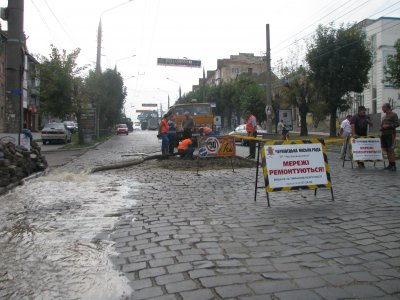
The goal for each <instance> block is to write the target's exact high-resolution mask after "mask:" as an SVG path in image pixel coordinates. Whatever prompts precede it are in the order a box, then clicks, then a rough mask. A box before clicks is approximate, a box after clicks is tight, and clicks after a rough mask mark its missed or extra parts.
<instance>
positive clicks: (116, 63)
mask: <svg viewBox="0 0 400 300" xmlns="http://www.w3.org/2000/svg"><path fill="white" fill-rule="evenodd" d="M135 56H136V54H132V55H129V56H126V57H122V58H119V59H117V60H116V61H115V64H114V65H115V68H117V65H118V62H120V61H121V60H126V59H129V58H134V57H135Z"/></svg>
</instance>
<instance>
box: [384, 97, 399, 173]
mask: <svg viewBox="0 0 400 300" xmlns="http://www.w3.org/2000/svg"><path fill="white" fill-rule="evenodd" d="M382 111H383V112H384V114H385V115H384V116H383V119H382V123H381V132H382V134H381V145H382V149H383V150H385V151H386V153H387V157H388V160H389V165H388V166H387V167H386V168H385V169H386V170H389V171H396V154H395V153H394V149H395V147H396V128H397V127H399V125H400V124H399V117H398V116H397V114H396V113H395V112H392V108H391V106H390V104H389V103H385V104H383V105H382Z"/></svg>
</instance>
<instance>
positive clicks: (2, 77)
mask: <svg viewBox="0 0 400 300" xmlns="http://www.w3.org/2000/svg"><path fill="white" fill-rule="evenodd" d="M6 40H7V38H6V35H5V34H4V32H3V31H1V28H0V133H3V132H6V128H7V118H6V67H5V66H6V46H5V45H6Z"/></svg>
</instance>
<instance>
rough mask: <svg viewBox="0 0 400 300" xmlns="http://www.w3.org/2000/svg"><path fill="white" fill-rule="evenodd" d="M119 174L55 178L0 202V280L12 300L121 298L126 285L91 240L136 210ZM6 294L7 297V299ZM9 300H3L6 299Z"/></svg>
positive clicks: (106, 247)
mask: <svg viewBox="0 0 400 300" xmlns="http://www.w3.org/2000/svg"><path fill="white" fill-rule="evenodd" d="M137 185H138V184H137V183H132V182H130V181H128V180H126V178H123V177H122V175H121V176H118V175H110V174H107V176H103V175H87V174H72V173H65V172H64V173H51V174H49V175H48V176H45V177H41V178H38V179H35V180H32V181H30V182H29V183H28V184H26V185H25V186H22V187H19V188H17V189H16V190H15V191H13V192H12V193H9V194H7V195H5V196H3V197H2V198H1V199H0V219H1V220H2V223H1V224H0V282H1V285H2V286H5V288H4V289H2V290H1V292H2V295H6V296H7V297H12V298H15V299H18V298H25V297H28V298H29V299H123V298H124V296H126V295H129V294H130V292H131V289H130V287H129V286H128V283H127V280H126V278H125V277H124V276H121V274H120V273H119V272H117V271H116V270H114V269H113V265H112V263H111V262H110V261H109V258H110V256H113V255H116V253H113V250H112V249H113V248H112V243H111V242H110V241H107V240H103V239H97V238H95V237H94V235H95V234H97V233H102V232H107V231H110V230H111V229H112V228H113V224H114V222H115V221H116V220H117V219H118V217H119V216H120V214H119V213H118V211H119V210H121V209H128V208H130V207H132V205H135V202H136V201H135V200H133V199H132V198H133V197H132V196H131V195H130V194H131V193H132V192H133V191H134V190H135V189H136V188H137ZM7 292H8V293H9V294H7ZM7 297H6V298H7Z"/></svg>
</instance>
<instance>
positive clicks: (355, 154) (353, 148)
mask: <svg viewBox="0 0 400 300" xmlns="http://www.w3.org/2000/svg"><path fill="white" fill-rule="evenodd" d="M350 154H351V157H352V162H351V167H352V168H353V162H360V163H364V162H373V163H374V165H375V164H376V163H377V162H381V161H383V154H382V147H381V139H380V138H379V137H375V136H359V137H351V138H350ZM383 163H384V164H385V162H384V161H383ZM343 166H344V161H343Z"/></svg>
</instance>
